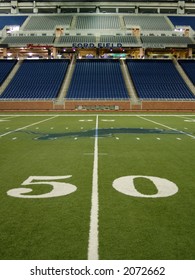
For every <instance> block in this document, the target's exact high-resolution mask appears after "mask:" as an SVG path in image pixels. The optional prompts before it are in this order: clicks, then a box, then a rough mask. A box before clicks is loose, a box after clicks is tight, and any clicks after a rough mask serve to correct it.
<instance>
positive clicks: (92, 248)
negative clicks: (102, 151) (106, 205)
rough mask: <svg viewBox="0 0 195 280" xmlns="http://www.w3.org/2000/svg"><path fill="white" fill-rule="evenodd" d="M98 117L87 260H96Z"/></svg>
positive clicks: (97, 256) (97, 257)
mask: <svg viewBox="0 0 195 280" xmlns="http://www.w3.org/2000/svg"><path fill="white" fill-rule="evenodd" d="M98 211H99V201H98V115H97V116H96V128H95V142H94V161H93V178H92V195H91V213H90V226H89V241H88V260H98V259H99V255H98V245H99V244H98V234H99V233H98Z"/></svg>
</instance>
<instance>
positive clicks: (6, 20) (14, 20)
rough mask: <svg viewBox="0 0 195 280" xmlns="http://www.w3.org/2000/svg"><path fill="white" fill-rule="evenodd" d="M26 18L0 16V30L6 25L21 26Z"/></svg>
mask: <svg viewBox="0 0 195 280" xmlns="http://www.w3.org/2000/svg"><path fill="white" fill-rule="evenodd" d="M27 17H28V16H0V30H2V29H3V28H4V27H5V26H6V25H8V26H9V25H19V26H21V25H22V24H23V23H24V21H25V20H26V19H27Z"/></svg>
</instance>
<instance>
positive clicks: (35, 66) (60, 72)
mask: <svg viewBox="0 0 195 280" xmlns="http://www.w3.org/2000/svg"><path fill="white" fill-rule="evenodd" d="M68 64H69V60H57V59H54V60H42V61H40V60H24V61H23V63H22V65H21V66H20V68H19V70H18V71H17V73H16V74H15V76H14V78H13V79H12V80H11V82H10V83H9V85H8V86H7V88H6V89H5V91H4V92H3V93H2V94H1V96H0V98H3V99H18V98H19V99H21V98H22V99H32V98H33V99H44V98H48V99H52V98H56V97H57V95H58V93H59V90H60V88H61V85H62V82H63V80H64V77H65V74H66V71H67V67H68Z"/></svg>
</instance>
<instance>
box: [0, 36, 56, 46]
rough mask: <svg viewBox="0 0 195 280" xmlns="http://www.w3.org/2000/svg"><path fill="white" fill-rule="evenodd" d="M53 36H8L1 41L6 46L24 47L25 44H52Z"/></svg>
mask: <svg viewBox="0 0 195 280" xmlns="http://www.w3.org/2000/svg"><path fill="white" fill-rule="evenodd" d="M54 39H55V37H54V36H9V37H6V38H5V39H4V40H2V42H1V43H2V44H8V45H21V46H25V45H27V44H43V45H48V44H53V42H54Z"/></svg>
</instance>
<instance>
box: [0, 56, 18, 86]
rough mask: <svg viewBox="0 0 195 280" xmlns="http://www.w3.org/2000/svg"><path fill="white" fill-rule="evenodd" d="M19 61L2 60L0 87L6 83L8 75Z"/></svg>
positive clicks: (0, 62)
mask: <svg viewBox="0 0 195 280" xmlns="http://www.w3.org/2000/svg"><path fill="white" fill-rule="evenodd" d="M16 62H17V60H6V59H2V60H0V85H2V83H3V82H4V80H5V79H6V78H7V76H8V74H9V73H10V71H11V70H12V68H13V67H14V65H15V64H16Z"/></svg>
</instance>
